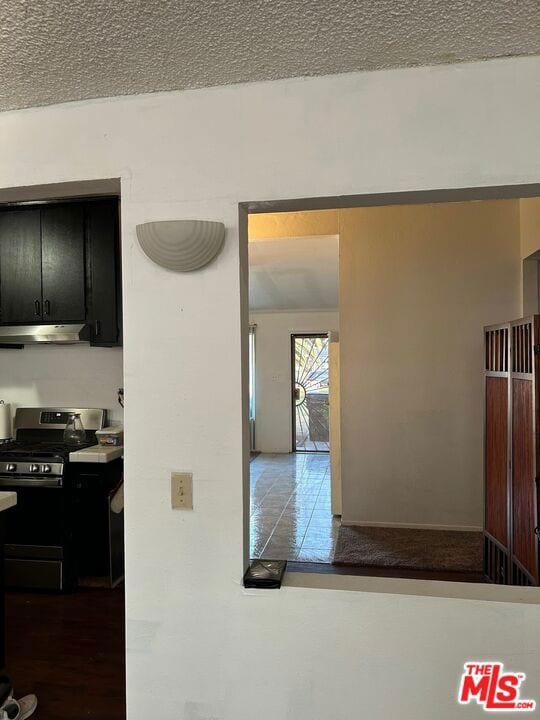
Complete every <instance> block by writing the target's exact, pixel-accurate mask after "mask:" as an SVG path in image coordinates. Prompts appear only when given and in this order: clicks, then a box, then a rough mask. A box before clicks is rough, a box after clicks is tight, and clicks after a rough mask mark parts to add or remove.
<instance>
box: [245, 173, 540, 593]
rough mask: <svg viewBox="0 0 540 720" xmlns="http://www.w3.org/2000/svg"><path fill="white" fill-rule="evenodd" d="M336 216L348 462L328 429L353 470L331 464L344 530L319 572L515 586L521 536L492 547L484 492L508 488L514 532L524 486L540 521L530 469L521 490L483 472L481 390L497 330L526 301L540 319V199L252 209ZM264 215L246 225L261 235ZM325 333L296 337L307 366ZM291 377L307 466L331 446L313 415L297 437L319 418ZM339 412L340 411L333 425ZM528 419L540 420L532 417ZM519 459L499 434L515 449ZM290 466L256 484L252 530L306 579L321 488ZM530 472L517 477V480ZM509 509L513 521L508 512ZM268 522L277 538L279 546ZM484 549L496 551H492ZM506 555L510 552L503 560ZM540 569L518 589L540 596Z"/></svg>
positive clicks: (299, 452) (263, 474) (442, 198)
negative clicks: (302, 500)
mask: <svg viewBox="0 0 540 720" xmlns="http://www.w3.org/2000/svg"><path fill="white" fill-rule="evenodd" d="M470 201H474V202H470ZM478 201H480V202H478ZM334 203H335V204H334ZM331 207H338V208H339V209H338V210H334V211H331V210H325V211H326V212H336V213H337V215H338V226H337V227H338V230H337V232H338V233H339V245H340V251H339V261H340V269H341V270H342V273H341V274H340V276H339V298H340V306H339V325H337V327H336V329H339V335H340V343H339V344H340V346H341V348H342V350H341V353H340V360H339V365H340V368H341V369H340V375H339V376H340V379H341V387H344V386H346V388H347V391H346V392H341V393H340V394H339V400H340V402H341V412H340V413H338V417H339V428H340V433H341V435H342V437H343V447H344V452H343V454H342V453H341V443H340V445H339V447H340V452H339V453H338V454H337V455H336V453H335V449H336V444H335V443H333V442H332V441H331V439H330V438H331V435H332V433H331V430H332V423H331V422H330V421H329V429H330V433H329V451H330V452H329V456H330V459H331V458H332V455H333V454H334V457H337V458H338V461H339V463H338V464H337V465H338V467H337V471H336V475H334V472H333V467H332V471H330V480H331V483H330V490H326V492H327V495H326V499H325V504H326V506H327V508H328V509H329V511H331V512H330V521H329V520H328V518H324V519H322V518H321V521H320V523H321V526H323V524H324V523H326V532H327V533H328V532H330V541H329V543H328V544H329V546H330V547H331V551H330V553H329V556H328V557H327V559H326V560H322V561H320V562H321V563H325V564H326V565H325V567H326V568H330V567H331V571H332V572H336V573H351V574H364V575H374V576H381V575H383V576H388V577H414V578H421V579H434V580H452V581H463V582H500V583H504V584H512V578H510V576H509V574H508V572H504V571H503V570H500V568H501V567H503V565H504V563H502V561H501V560H500V558H501V554H502V555H504V554H505V553H506V555H505V557H510V555H509V554H508V553H510V554H511V553H512V552H513V553H514V555H513V556H512V557H513V558H514V560H515V551H516V547H517V546H516V543H515V534H514V535H512V533H511V532H507V537H508V538H510V540H509V541H508V542H507V543H506V545H505V546H504V547H503V545H504V542H503V540H504V538H503V539H502V540H501V539H497V538H495V542H494V543H493V542H492V541H493V537H488V536H490V529H489V524H486V505H485V503H484V499H483V498H484V491H485V492H486V493H488V497H489V493H490V492H491V490H492V486H493V483H494V482H495V481H496V482H497V483H498V484H497V488H500V490H501V493H500V494H501V495H504V498H503V500H504V502H501V503H500V511H501V513H502V515H503V516H504V518H505V519H506V520H508V521H509V522H510V521H511V522H513V524H514V525H513V526H514V528H515V527H517V526H518V524H519V522H521V519H520V518H517V519H516V517H515V514H516V513H518V514H519V508H520V498H519V497H517V495H516V494H517V491H518V490H519V489H520V488H521V487H522V486H523V487H525V486H526V488H527V493H528V495H527V497H530V498H532V504H531V507H533V505H534V509H533V512H532V513H531V517H532V516H534V518H535V522H536V523H537V522H538V520H539V519H540V518H539V513H538V507H537V504H536V500H535V478H534V477H531V474H530V472H528V471H527V472H525V475H526V477H525V475H524V476H523V477H521V476H520V478H519V482H517V481H516V478H515V477H512V475H508V474H507V473H508V465H507V464H503V463H501V465H500V467H499V466H497V468H496V470H497V472H496V474H495V475H493V472H492V471H493V468H491V467H490V465H489V463H487V464H485V463H484V453H485V447H484V440H483V433H482V418H483V416H484V409H485V407H484V406H485V402H486V401H485V398H484V399H483V385H484V374H485V372H487V374H488V376H489V373H490V372H492V369H491V368H487V369H486V370H485V372H483V371H482V363H483V360H484V355H485V353H486V350H485V347H484V340H485V338H484V329H485V328H486V327H487V326H490V325H495V324H497V318H501V317H507V318H514V317H520V316H523V314H524V313H525V310H527V312H531V310H530V309H528V306H526V303H525V301H526V300H527V301H528V303H529V305H532V312H534V313H539V312H540V306H539V304H538V297H539V295H538V277H539V276H538V273H536V272H535V273H533V272H531V273H529V275H530V276H531V277H530V278H529V280H531V283H532V285H531V287H529V286H528V285H527V283H525V282H524V283H523V288H524V291H525V292H526V294H527V297H523V304H522V299H521V298H520V294H521V289H522V288H521V285H522V279H523V278H522V277H521V268H522V262H523V259H524V257H525V255H524V254H522V253H523V249H524V248H528V246H529V245H530V252H529V253H528V255H529V256H531V257H534V256H535V253H536V252H537V248H536V244H535V243H536V242H537V238H538V237H539V234H538V229H539V228H540V198H538V188H537V187H534V188H532V187H525V188H491V189H489V188H488V189H478V190H471V191H465V190H464V191H447V192H440V193H416V194H412V193H409V194H402V195H399V194H398V195H394V196H389V197H383V196H376V197H369V196H366V197H356V198H354V197H350V198H339V199H334V200H333V201H332V200H324V199H321V200H313V201H303V202H302V201H290V202H283V203H261V204H260V205H257V204H256V203H248V204H245V205H244V206H243V208H242V209H243V210H245V211H247V213H256V214H257V215H258V214H259V213H261V214H268V215H272V220H271V224H272V227H273V228H274V229H275V228H276V227H277V226H278V225H279V223H280V221H281V219H284V220H286V221H287V223H288V224H289V225H291V224H294V221H293V220H291V218H290V216H292V215H296V216H297V219H300V218H302V220H305V216H306V215H308V214H309V213H313V215H316V214H317V213H321V212H323V211H322V210H321V208H331ZM308 208H309V209H308ZM280 216H281V217H280ZM241 218H242V212H241ZM252 218H253V215H252V214H248V216H247V222H248V224H249V225H250V226H251V224H252ZM311 228H313V225H311ZM250 240H251V238H250ZM528 249H529V248H528ZM539 249H540V248H539ZM306 258H307V259H306ZM486 258H489V264H490V268H491V269H490V273H489V278H490V281H489V283H486V281H485V277H486V267H485V263H486ZM304 260H306V262H308V263H309V260H310V256H309V255H304ZM251 270H252V267H251V266H250V272H251ZM534 270H537V267H536V266H535V267H534ZM533 276H534V277H533ZM525 279H527V278H525ZM529 291H530V292H529ZM374 310H375V312H374ZM441 323H444V328H445V330H444V332H443V333H441ZM499 324H500V321H499ZM323 327H324V326H322V325H319V327H318V329H316V328H313V330H312V331H311V332H309V331H308V328H304V329H303V332H301V331H300V329H299V331H298V332H297V333H295V332H291V336H293V337H292V340H291V342H292V344H293V350H294V355H296V346H295V340H296V338H295V337H294V336H295V335H298V336H302V335H303V336H304V337H306V336H307V337H310V336H316V335H321V334H322V332H321V331H322V329H323ZM527 337H532V335H529V336H527ZM434 338H436V340H434ZM305 344H306V343H305V339H304V345H305ZM343 347H346V352H344V351H343ZM498 347H499V346H498ZM505 347H507V346H505ZM519 347H521V346H519ZM501 352H503V351H502V350H501ZM505 352H506V351H505ZM531 352H532V351H531ZM307 356H308V357H309V351H308V353H307ZM312 356H313V355H312ZM292 367H293V372H292V389H291V395H292V404H293V412H292V413H291V418H292V421H294V422H292V428H291V451H292V453H293V456H294V457H295V458H296V463H298V462H299V461H300V459H302V460H303V464H305V463H306V462H308V461H309V460H311V459H315V458H318V457H322V456H323V455H324V454H325V453H323V452H321V451H320V449H319V448H316V447H314V446H313V447H312V446H310V444H309V443H311V442H314V444H315V443H318V442H320V434H317V431H318V430H320V428H317V427H316V425H317V423H316V422H315V423H313V422H311V423H310V422H309V413H308V417H307V418H306V415H305V413H304V416H303V417H302V423H299V428H298V432H297V427H296V421H297V409H296V408H297V404H298V406H299V407H304V408H305V409H306V410H307V396H308V392H307V391H306V388H305V387H304V383H303V382H302V375H301V374H300V373H298V372H297V370H296V366H295V364H294V363H292ZM493 372H495V371H493ZM496 372H499V373H500V370H497V371H496ZM276 379H277V378H276ZM497 379H499V378H497ZM527 379H528V378H527ZM449 382H450V383H451V388H452V390H451V392H449ZM514 385H515V383H514ZM330 387H331V382H330ZM316 401H317V400H316ZM290 402H291V401H290ZM331 409H332V402H331V400H330V402H329V415H331ZM527 411H528V412H529V413H534V412H536V411H535V410H534V408H532V409H531V408H530V407H528V410H527ZM500 415H501V417H502V413H501V414H500ZM490 417H491V416H488V419H490ZM499 420H500V418H499V416H497V418H496V421H497V422H499ZM310 425H311V427H310ZM310 430H311V431H312V434H313V437H311V436H310ZM533 440H534V439H533ZM533 446H534V441H532V445H531V447H533ZM506 447H507V439H506V435H504V433H501V449H502V450H504V449H505V448H506ZM502 450H501V452H502ZM291 451H289V452H291ZM533 459H534V458H533ZM277 460H279V462H281V463H282V467H281V468H279V469H276V470H275V471H274V470H272V469H271V468H270V467H267V468H261V469H260V470H259V472H255V473H253V474H252V478H251V480H252V483H251V487H252V494H251V501H252V519H253V521H254V522H253V523H252V527H256V528H258V530H260V535H259V537H258V542H257V543H255V545H257V549H258V554H253V553H252V557H263V558H265V559H276V560H279V559H288V560H289V561H290V562H293V563H295V565H294V569H300V568H299V567H298V562H299V561H300V562H302V561H303V562H306V563H309V562H310V561H309V560H308V556H307V552H306V554H303V553H302V548H303V549H305V550H307V548H308V545H307V544H306V541H307V539H308V538H309V543H311V542H313V538H314V537H315V536H316V535H317V534H319V535H322V533H318V532H317V529H316V525H313V526H312V527H311V529H310V527H309V523H311V521H312V518H313V517H314V515H313V513H314V508H315V504H316V502H317V500H318V498H319V497H320V491H321V487H322V486H319V487H318V488H317V489H311V490H310V489H309V478H308V477H307V476H306V475H303V477H302V479H301V481H300V483H299V482H298V472H297V466H294V467H292V468H288V467H286V462H285V459H284V458H282V457H280V458H278V459H277ZM289 462H290V461H289ZM340 464H342V466H343V468H342V471H341V472H342V477H343V482H342V480H341V476H340V474H339V473H340V469H339V465H340ZM533 464H534V463H533ZM523 467H525V466H523ZM527 467H532V465H527ZM520 468H521V469H520ZM317 470H319V468H317ZM303 471H304V468H303V469H302V472H303ZM522 471H523V468H522V467H521V466H519V467H518V466H517V465H513V469H512V471H511V472H513V473H514V475H515V473H516V472H519V473H522V474H523V472H522ZM310 473H311V468H310V469H309V470H308V471H307V475H308V476H309V475H310ZM313 474H314V475H317V472H314V473H313ZM336 477H339V483H338V485H339V489H340V491H341V489H342V488H341V485H342V484H343V508H342V516H341V518H340V513H338V512H334V506H333V503H332V501H333V496H334V493H333V484H334V481H335V478H336ZM318 479H319V478H318V477H317V480H318ZM278 480H279V483H280V484H277V481H278ZM283 483H284V484H283ZM280 485H281V486H280ZM508 493H509V494H508ZM302 494H307V495H309V494H312V498H314V500H315V502H313V504H312V506H311V508H310V509H308V510H302V511H301V512H300V513H299V514H298V517H297V518H296V517H295V518H291V516H290V513H289V510H288V508H290V507H292V506H294V503H295V502H298V498H299V497H300V496H301V495H302ZM315 495H317V497H316V498H315ZM282 502H283V503H284V504H283V505H282V506H281V507H280V504H281V503H282ZM512 508H513V510H512ZM320 509H321V508H320V507H319V508H318V511H317V513H316V515H317V516H318V517H321V514H320ZM266 510H269V511H270V512H272V511H274V512H275V514H276V515H277V516H279V519H282V520H284V522H283V524H282V526H281V527H279V523H278V524H276V523H275V522H265V517H266V518H267V516H265V512H266ZM340 511H341V508H340ZM509 512H510V513H511V512H514V515H513V516H512V515H510V516H508V515H507V514H505V513H509ZM306 513H307V514H309V520H306V519H305V514H306ZM274 519H275V518H274ZM316 524H318V523H316ZM522 524H523V523H521V525H522ZM502 525H503V523H502V522H501V527H502ZM521 525H519V527H521ZM270 526H271V527H272V533H271V535H270V537H269V538H267V539H266V541H265V539H264V537H263V536H264V533H265V531H266V528H267V527H270ZM504 527H505V528H506V527H507V523H506V522H505V523H504ZM534 531H535V524H534V523H528V524H527V533H528V537H529V538H530V539H531V543H537V540H535V539H534V537H533V535H534ZM492 535H493V533H491V536H492ZM336 538H337V541H336ZM486 538H488V539H490V542H491V543H492V544H491V545H486V544H485V540H486ZM325 539H326V541H328V534H327V535H326V538H325ZM299 543H300V550H298V547H299ZM512 544H513V550H512V547H511V546H512ZM262 545H264V549H263V550H262V551H261V546H262ZM495 546H496V548H497V549H496V552H495V551H492V550H490V548H492V547H495ZM485 547H488V550H489V552H488V554H487V555H486V553H485ZM535 547H536V545H535ZM287 553H288V554H287ZM491 556H493V557H491ZM536 557H538V555H536ZM311 562H314V563H316V562H317V561H316V560H314V559H312V560H311ZM486 563H487V564H486ZM490 567H492V569H493V567H495V571H496V572H495V574H493V573H492V575H490V570H489V568H490ZM504 567H506V565H504ZM310 569H312V570H313V569H315V568H314V567H313V566H312V565H311V566H310ZM537 570H538V568H536V560H535V572H534V573H532V572H530V573H529V574H528V575H527V577H526V578H525V579H519V578H518V581H517V584H536V583H535V582H534V578H535V577H538V574H539V573H538V572H537ZM320 571H321V572H323V571H324V572H328V569H325V570H322V569H321V570H320ZM523 577H525V576H523ZM494 578H495V579H494ZM520 578H521V576H520ZM531 578H532V579H531ZM514 584H516V581H514Z"/></svg>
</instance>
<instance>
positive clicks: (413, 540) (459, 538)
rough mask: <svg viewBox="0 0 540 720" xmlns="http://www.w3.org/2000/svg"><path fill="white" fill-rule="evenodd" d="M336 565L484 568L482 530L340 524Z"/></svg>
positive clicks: (477, 570) (474, 570)
mask: <svg viewBox="0 0 540 720" xmlns="http://www.w3.org/2000/svg"><path fill="white" fill-rule="evenodd" d="M333 564H334V565H355V566H357V567H378V568H385V567H388V568H403V569H407V570H440V571H447V572H452V571H454V572H482V567H483V540H482V533H481V532H462V531H458V530H416V529H409V528H387V527H340V529H339V535H338V539H337V543H336V549H335V552H334V559H333Z"/></svg>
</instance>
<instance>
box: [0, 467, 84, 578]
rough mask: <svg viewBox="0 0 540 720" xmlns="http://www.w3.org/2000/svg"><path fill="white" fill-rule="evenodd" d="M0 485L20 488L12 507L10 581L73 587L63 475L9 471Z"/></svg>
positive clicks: (7, 548) (8, 549) (7, 554)
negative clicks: (10, 474)
mask: <svg viewBox="0 0 540 720" xmlns="http://www.w3.org/2000/svg"><path fill="white" fill-rule="evenodd" d="M0 489H1V490H12V491H13V492H16V493H17V504H16V505H15V507H13V508H12V509H11V512H9V513H6V531H5V532H6V535H5V569H6V586H7V587H17V588H31V589H43V590H44V589H50V590H65V589H69V587H68V586H70V585H71V578H70V573H69V568H70V557H69V548H70V546H71V541H72V534H73V531H72V528H71V524H70V522H69V518H70V515H71V513H70V511H69V509H70V501H69V494H68V493H67V492H66V490H65V488H64V487H63V482H62V478H58V477H43V476H38V477H36V476H33V477H25V476H18V477H12V476H10V477H4V476H3V477H0Z"/></svg>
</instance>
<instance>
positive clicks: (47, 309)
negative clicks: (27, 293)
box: [45, 300, 51, 315]
mask: <svg viewBox="0 0 540 720" xmlns="http://www.w3.org/2000/svg"><path fill="white" fill-rule="evenodd" d="M50 314H51V303H50V302H49V301H48V300H45V315H50Z"/></svg>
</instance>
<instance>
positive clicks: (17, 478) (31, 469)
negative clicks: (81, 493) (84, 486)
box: [0, 408, 107, 487]
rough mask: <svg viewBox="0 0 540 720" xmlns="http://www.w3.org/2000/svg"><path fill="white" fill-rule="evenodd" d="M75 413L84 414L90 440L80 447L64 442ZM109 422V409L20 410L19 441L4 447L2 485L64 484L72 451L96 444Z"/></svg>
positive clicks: (17, 419) (0, 467)
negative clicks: (71, 414) (67, 424)
mask: <svg viewBox="0 0 540 720" xmlns="http://www.w3.org/2000/svg"><path fill="white" fill-rule="evenodd" d="M74 412H76V413H79V414H80V416H81V421H82V424H83V426H84V429H85V433H86V441H85V442H84V443H82V444H80V445H77V446H72V445H67V444H66V443H65V442H63V435H64V429H65V427H66V423H67V421H68V418H69V415H70V413H74ZM106 423H107V411H106V410H96V409H88V408H86V409H85V408H18V409H17V410H16V412H15V420H14V431H15V440H14V441H12V442H9V443H4V444H3V445H0V486H5V485H6V484H9V485H13V484H14V483H21V487H24V486H26V485H30V484H31V485H34V486H39V485H41V486H43V487H45V486H47V485H49V486H55V485H61V484H62V477H63V475H64V467H65V464H66V463H67V462H69V454H70V452H73V451H74V450H80V449H81V448H83V447H89V446H90V445H95V444H96V435H95V433H96V430H101V429H102V428H103V427H105V425H106Z"/></svg>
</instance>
